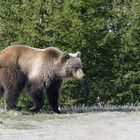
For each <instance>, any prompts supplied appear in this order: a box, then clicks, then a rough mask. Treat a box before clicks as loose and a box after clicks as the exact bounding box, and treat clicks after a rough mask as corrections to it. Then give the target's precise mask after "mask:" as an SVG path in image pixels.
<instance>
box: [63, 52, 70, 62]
mask: <svg viewBox="0 0 140 140" xmlns="http://www.w3.org/2000/svg"><path fill="white" fill-rule="evenodd" d="M69 58H70V55H69V54H68V53H67V52H64V53H63V54H62V60H64V61H65V60H67V59H69Z"/></svg>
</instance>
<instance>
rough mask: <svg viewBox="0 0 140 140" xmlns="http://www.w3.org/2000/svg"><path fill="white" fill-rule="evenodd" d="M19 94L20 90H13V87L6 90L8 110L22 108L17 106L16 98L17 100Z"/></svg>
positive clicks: (5, 96) (5, 97) (5, 98)
mask: <svg viewBox="0 0 140 140" xmlns="http://www.w3.org/2000/svg"><path fill="white" fill-rule="evenodd" d="M19 94H20V91H16V90H12V89H9V90H8V89H6V90H5V92H4V100H5V104H6V110H10V109H15V110H19V109H20V108H18V107H17V106H16V100H17V98H18V96H19Z"/></svg>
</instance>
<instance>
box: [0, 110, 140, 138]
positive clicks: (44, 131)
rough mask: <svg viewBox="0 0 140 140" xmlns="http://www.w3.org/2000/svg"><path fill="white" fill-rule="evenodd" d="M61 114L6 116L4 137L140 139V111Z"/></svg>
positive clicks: (2, 127) (0, 133) (0, 126)
mask: <svg viewBox="0 0 140 140" xmlns="http://www.w3.org/2000/svg"><path fill="white" fill-rule="evenodd" d="M61 116H64V117H57V115H56V117H54V119H48V120H44V121H35V120H33V121H16V120H13V121H12V120H3V121H2V122H1V123H0V140H140V112H93V113H81V114H63V115H61ZM50 117H51V116H50Z"/></svg>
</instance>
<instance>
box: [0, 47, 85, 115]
mask: <svg viewBox="0 0 140 140" xmlns="http://www.w3.org/2000/svg"><path fill="white" fill-rule="evenodd" d="M83 76H84V73H83V71H82V63H81V59H80V52H78V53H76V54H68V53H66V52H61V51H60V50H58V49H56V48H54V47H50V48H46V49H35V48H31V47H28V46H23V45H14V46H9V47H8V48H6V49H4V50H3V51H1V52H0V90H1V92H4V99H5V102H6V107H7V109H14V108H16V104H15V102H16V100H17V98H18V96H19V95H20V92H21V90H22V89H23V88H24V87H25V85H26V87H27V90H28V92H29V95H30V96H31V98H32V100H33V103H34V106H33V108H31V109H30V110H31V111H38V110H39V109H41V108H42V106H43V105H44V100H43V91H44V90H46V91H47V95H48V100H49V102H50V105H51V107H52V109H53V111H54V112H56V113H59V112H60V111H59V110H58V100H59V92H60V90H61V87H62V84H63V79H64V78H71V77H72V78H75V79H82V78H83Z"/></svg>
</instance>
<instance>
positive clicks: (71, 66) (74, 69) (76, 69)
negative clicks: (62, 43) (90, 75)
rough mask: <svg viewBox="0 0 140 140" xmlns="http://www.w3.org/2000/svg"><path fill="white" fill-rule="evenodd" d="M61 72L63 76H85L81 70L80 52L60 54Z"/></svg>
mask: <svg viewBox="0 0 140 140" xmlns="http://www.w3.org/2000/svg"><path fill="white" fill-rule="evenodd" d="M61 62H62V65H61V66H62V73H63V77H64V78H66V79H67V78H74V79H78V80H81V79H83V77H84V76H85V74H84V72H83V70H82V62H81V53H80V52H77V53H75V54H72V53H67V52H64V53H63V54H62V56H61Z"/></svg>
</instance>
